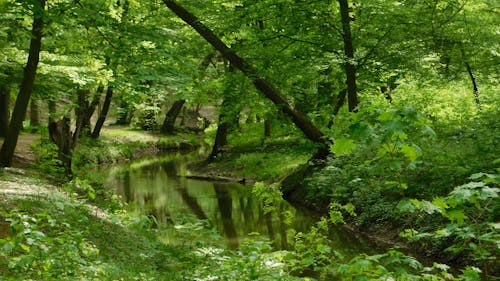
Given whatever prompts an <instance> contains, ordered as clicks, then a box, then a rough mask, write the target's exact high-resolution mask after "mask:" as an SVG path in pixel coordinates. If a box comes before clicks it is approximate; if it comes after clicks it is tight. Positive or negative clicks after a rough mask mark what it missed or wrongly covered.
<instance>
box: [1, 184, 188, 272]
mask: <svg viewBox="0 0 500 281" xmlns="http://www.w3.org/2000/svg"><path fill="white" fill-rule="evenodd" d="M3 202H4V204H2V205H1V206H0V226H1V227H2V228H1V229H2V231H1V232H0V235H2V236H1V237H0V242H2V247H1V250H0V253H1V255H0V268H3V269H5V270H2V272H1V273H0V275H1V277H2V278H5V279H7V280H25V279H26V278H33V279H35V280H80V279H82V280H92V279H93V278H97V279H98V280H119V279H121V280H181V279H182V275H181V272H182V271H183V270H184V267H186V266H187V267H189V266H190V265H191V264H192V263H191V262H190V261H189V260H190V259H191V258H190V257H189V253H190V251H188V249H183V248H179V247H175V246H167V245H165V244H163V243H161V242H160V241H159V240H158V239H157V237H156V234H155V232H154V231H152V230H150V229H148V228H147V227H145V228H142V227H139V226H141V224H138V223H137V222H138V221H140V218H139V219H138V218H134V217H131V216H130V215H126V214H121V215H107V216H104V215H103V213H102V212H97V211H95V210H94V209H93V208H91V207H90V206H89V205H88V204H86V203H85V202H84V201H82V200H75V199H71V198H69V197H68V196H66V195H64V194H62V193H59V192H55V191H53V192H50V193H49V194H42V195H39V196H34V197H29V196H25V197H18V198H12V197H11V198H7V200H4V201H3ZM142 219H143V220H145V221H147V219H146V218H142ZM9 224H10V225H11V227H10V228H11V229H10V231H9V229H8V228H9V227H8V225H9ZM138 225H139V226H138ZM145 225H146V226H147V224H145Z"/></svg>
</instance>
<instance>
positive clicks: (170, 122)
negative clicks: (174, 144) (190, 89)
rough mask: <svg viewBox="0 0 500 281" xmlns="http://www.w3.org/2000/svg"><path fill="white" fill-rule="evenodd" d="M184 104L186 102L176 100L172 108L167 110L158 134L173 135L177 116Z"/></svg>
mask: <svg viewBox="0 0 500 281" xmlns="http://www.w3.org/2000/svg"><path fill="white" fill-rule="evenodd" d="M184 103H186V100H177V101H175V102H174V104H173V105H172V107H170V109H169V110H168V112H167V114H166V115H165V120H164V121H163V125H162V126H161V129H160V132H162V133H164V134H173V133H174V131H175V120H177V117H178V116H179V113H180V112H181V109H182V107H183V106H184Z"/></svg>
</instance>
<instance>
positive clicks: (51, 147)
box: [31, 139, 66, 178]
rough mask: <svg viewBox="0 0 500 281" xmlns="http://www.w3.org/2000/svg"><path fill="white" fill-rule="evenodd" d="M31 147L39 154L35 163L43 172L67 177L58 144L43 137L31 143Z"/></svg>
mask: <svg viewBox="0 0 500 281" xmlns="http://www.w3.org/2000/svg"><path fill="white" fill-rule="evenodd" d="M31 149H32V150H33V152H34V153H35V155H36V156H37V163H36V164H35V165H36V167H37V168H38V169H40V170H41V171H42V172H44V173H46V174H48V175H52V176H54V177H63V178H64V177H65V174H66V173H65V169H64V167H63V165H62V163H61V160H59V157H58V150H59V149H58V148H57V145H56V144H54V143H53V142H51V141H50V140H48V139H42V140H40V141H38V142H35V143H33V144H32V145H31Z"/></svg>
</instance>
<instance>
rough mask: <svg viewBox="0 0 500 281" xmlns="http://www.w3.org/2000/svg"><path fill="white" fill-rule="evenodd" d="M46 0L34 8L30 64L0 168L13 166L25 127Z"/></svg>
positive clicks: (3, 147)
mask: <svg viewBox="0 0 500 281" xmlns="http://www.w3.org/2000/svg"><path fill="white" fill-rule="evenodd" d="M44 9H45V0H38V5H35V7H34V8H33V13H34V16H33V26H32V30H31V42H30V49H29V54H28V63H27V64H26V67H25V68H24V75H23V80H22V82H21V86H20V89H19V95H18V96H17V99H16V103H15V105H14V111H13V113H12V119H11V121H10V124H9V129H8V131H7V137H6V138H5V141H4V143H3V145H2V148H1V149H0V166H4V167H8V166H11V165H12V157H13V156H14V150H15V148H16V145H17V140H18V138H19V132H20V130H21V127H22V125H23V120H24V116H25V115H26V110H27V107H28V102H29V100H30V97H31V93H32V91H33V84H34V82H35V75H36V69H37V67H38V61H39V60H40V50H41V47H42V28H43V13H44Z"/></svg>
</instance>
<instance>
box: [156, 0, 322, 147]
mask: <svg viewBox="0 0 500 281" xmlns="http://www.w3.org/2000/svg"><path fill="white" fill-rule="evenodd" d="M163 3H165V5H166V6H167V7H168V8H169V9H170V10H172V11H173V12H174V13H175V14H176V15H177V16H178V17H179V18H181V19H182V20H183V21H184V22H186V23H187V24H189V25H190V26H191V27H192V28H194V29H195V30H196V31H197V32H198V33H199V34H200V35H201V36H202V37H203V38H205V40H206V41H207V42H208V43H210V44H211V45H212V46H213V47H214V48H215V49H217V50H218V51H219V52H221V54H222V56H223V57H224V58H225V59H227V60H228V61H229V62H231V64H232V65H233V66H234V67H236V68H238V69H239V70H240V71H242V72H243V73H244V74H245V75H246V76H247V77H248V78H250V79H251V80H252V81H253V84H254V85H255V87H256V88H257V89H258V90H259V91H260V92H261V93H263V94H264V95H265V96H266V97H267V98H268V99H270V100H271V101H272V102H273V103H274V104H275V105H276V106H278V107H279V108H280V109H281V110H282V111H283V112H284V113H285V114H286V115H288V116H289V117H290V118H291V120H292V121H293V122H294V123H295V125H296V126H297V127H298V128H299V129H300V130H301V131H302V132H303V133H304V135H306V137H307V138H309V139H310V140H312V141H313V142H316V143H319V144H321V145H322V146H323V150H325V148H326V146H327V140H326V139H325V138H324V135H323V133H322V132H321V131H320V130H319V129H318V128H317V127H316V126H314V124H313V123H312V122H311V121H310V120H309V119H307V117H306V116H305V115H304V114H302V113H301V112H299V111H298V110H296V109H295V108H293V107H292V106H291V105H290V103H289V102H288V101H287V100H286V99H285V97H284V96H283V95H282V94H281V93H280V92H279V90H278V89H276V88H275V87H274V86H273V85H272V84H271V83H270V82H269V81H267V80H266V79H265V78H263V77H262V76H261V75H260V73H259V72H258V71H257V70H256V69H255V68H254V67H253V66H252V65H251V64H249V63H247V62H246V61H245V60H243V58H241V57H239V56H238V55H237V54H236V53H235V52H234V51H233V50H232V49H231V48H229V47H228V46H227V45H226V44H224V42H222V41H221V40H220V39H219V38H218V37H217V35H215V34H214V32H213V31H212V30H210V29H209V28H208V27H206V26H205V25H204V24H203V23H202V22H201V21H200V20H199V19H198V18H197V17H196V16H195V15H193V14H192V13H190V12H189V11H187V10H186V9H185V8H184V7H182V6H180V5H179V4H177V3H176V1H173V0H163ZM325 152H326V150H325Z"/></svg>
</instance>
